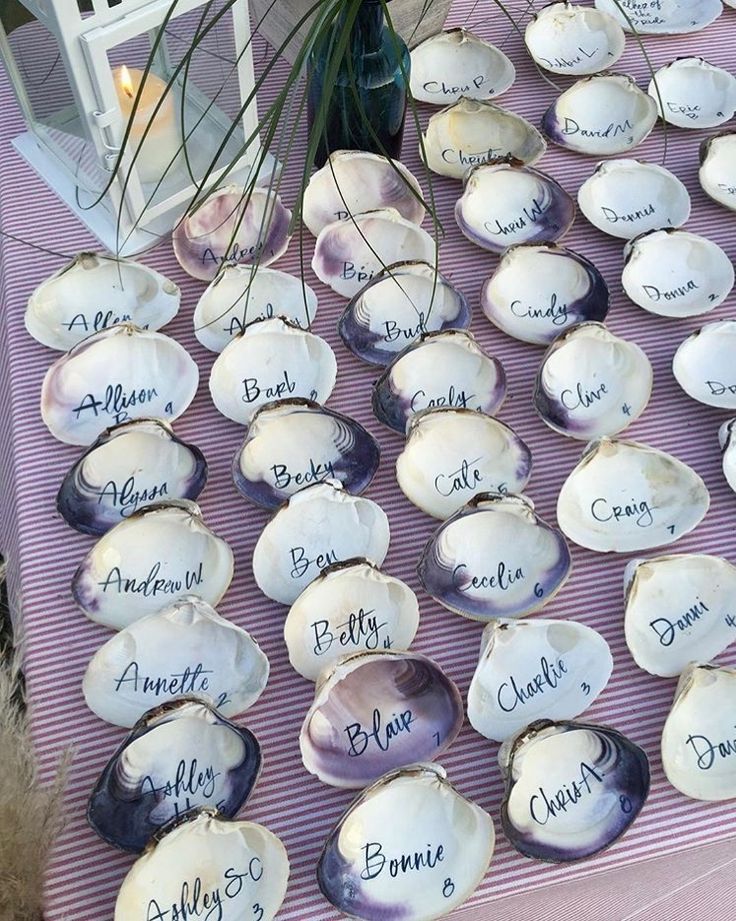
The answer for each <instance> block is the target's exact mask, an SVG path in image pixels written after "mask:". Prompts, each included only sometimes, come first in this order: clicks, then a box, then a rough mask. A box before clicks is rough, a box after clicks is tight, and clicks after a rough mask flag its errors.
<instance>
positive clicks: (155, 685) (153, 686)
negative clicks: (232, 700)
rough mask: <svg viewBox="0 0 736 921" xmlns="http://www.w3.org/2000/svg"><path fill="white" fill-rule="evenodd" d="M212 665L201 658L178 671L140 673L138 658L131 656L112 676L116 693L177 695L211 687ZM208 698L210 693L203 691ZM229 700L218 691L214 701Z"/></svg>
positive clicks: (198, 692)
mask: <svg viewBox="0 0 736 921" xmlns="http://www.w3.org/2000/svg"><path fill="white" fill-rule="evenodd" d="M214 674H215V672H214V669H212V668H205V667H204V665H203V664H202V663H201V662H197V664H196V665H195V666H194V667H192V666H190V665H186V666H185V667H184V670H183V671H181V672H170V673H169V674H168V675H153V676H151V675H141V673H140V666H139V664H138V662H136V661H135V659H133V661H132V662H128V664H127V665H126V666H125V668H124V669H123V671H122V672H121V673H120V676H119V677H118V678H115V679H114V680H113V684H114V686H115V693H116V694H119V693H120V692H121V691H124V692H125V693H126V694H129V693H130V692H131V691H132V692H133V693H134V694H150V695H151V696H152V697H176V696H179V695H181V694H205V692H209V691H210V679H209V677H208V676H209V675H214ZM205 696H206V697H207V699H208V700H209V699H210V695H208V694H205ZM228 702H229V697H228V692H227V691H224V692H223V693H221V694H219V695H218V697H217V700H216V701H215V706H216V707H221V706H222V705H223V704H226V703H228Z"/></svg>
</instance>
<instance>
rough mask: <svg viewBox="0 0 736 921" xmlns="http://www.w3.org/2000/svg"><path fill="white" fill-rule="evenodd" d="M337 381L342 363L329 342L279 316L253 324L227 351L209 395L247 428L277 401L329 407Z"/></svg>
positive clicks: (213, 375)
mask: <svg viewBox="0 0 736 921" xmlns="http://www.w3.org/2000/svg"><path fill="white" fill-rule="evenodd" d="M336 377H337V359H336V358H335V353H334V352H333V351H332V349H331V348H330V346H329V345H328V343H327V342H326V341H325V340H324V339H322V338H321V337H320V336H315V334H314V333H310V332H308V331H307V330H305V329H301V328H300V327H299V326H296V325H295V324H294V323H291V322H289V321H288V320H285V319H284V318H283V317H274V318H273V319H270V320H258V321H256V322H254V323H251V324H250V325H249V326H248V327H246V329H245V332H243V334H242V335H240V336H238V337H237V338H236V339H233V341H232V342H231V343H230V344H229V345H227V346H226V347H225V348H224V349H223V350H222V352H221V353H220V354H219V355H218V357H217V358H216V359H215V363H214V364H213V365H212V370H211V372H210V396H211V397H212V402H213V403H214V404H215V407H216V409H217V410H219V412H221V413H222V415H223V416H226V417H227V418H228V419H232V420H233V422H238V423H240V424H241V425H248V424H249V423H250V421H251V420H252V418H253V416H254V414H255V412H256V410H258V409H260V407H261V406H264V405H265V404H266V403H272V402H273V401H274V400H281V399H284V398H289V397H302V398H304V399H307V400H315V401H316V402H318V403H325V402H326V401H327V399H328V398H329V396H330V394H331V393H332V388H333V387H334V386H335V379H336Z"/></svg>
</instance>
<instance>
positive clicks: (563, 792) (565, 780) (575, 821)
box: [498, 720, 649, 863]
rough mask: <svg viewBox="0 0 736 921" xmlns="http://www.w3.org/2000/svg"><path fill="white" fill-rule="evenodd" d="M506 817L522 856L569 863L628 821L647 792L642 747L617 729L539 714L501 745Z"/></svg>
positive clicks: (606, 842)
mask: <svg viewBox="0 0 736 921" xmlns="http://www.w3.org/2000/svg"><path fill="white" fill-rule="evenodd" d="M498 760H499V763H500V765H501V770H502V771H503V773H504V776H505V779H506V796H505V798H504V801H503V804H502V806H501V823H502V825H503V830H504V833H505V835H506V837H507V838H508V839H509V841H510V842H511V844H512V845H513V846H514V847H515V848H516V850H517V851H519V852H520V853H521V854H523V855H524V856H525V857H533V858H536V859H537V860H546V861H550V862H553V863H566V862H569V861H573V860H582V859H583V858H585V857H590V856H592V855H593V854H597V853H598V852H599V851H602V850H604V848H607V847H609V846H610V845H611V844H613V843H614V841H616V840H617V839H618V838H620V837H621V835H623V834H624V832H625V831H626V830H627V829H628V828H629V826H630V825H631V823H632V822H633V821H634V819H635V818H636V817H637V815H638V814H639V812H640V811H641V808H642V806H643V805H644V803H645V801H646V798H647V795H648V793H649V761H648V759H647V756H646V754H645V752H644V751H642V749H641V748H639V746H638V745H635V744H634V743H633V742H632V741H631V740H630V739H627V738H626V736H624V735H622V734H621V733H620V732H618V731H617V730H615V729H609V728H607V727H605V726H595V725H592V724H590V723H576V722H551V721H550V720H537V721H536V722H534V723H531V725H529V726H527V728H526V729H524V730H522V732H521V733H520V734H519V735H517V736H516V737H515V738H514V739H510V740H509V741H508V742H505V743H504V745H502V746H501V749H500V751H499V753H498Z"/></svg>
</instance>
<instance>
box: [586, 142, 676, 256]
mask: <svg viewBox="0 0 736 921" xmlns="http://www.w3.org/2000/svg"><path fill="white" fill-rule="evenodd" d="M578 206H579V207H580V210H581V211H582V212H583V214H584V215H585V217H586V218H587V219H588V220H589V221H590V223H591V224H592V225H593V226H594V227H597V228H598V230H602V231H603V233H607V234H609V235H610V236H612V237H619V238H620V239H622V240H632V239H633V238H634V237H638V236H639V235H640V234H643V233H648V232H649V231H650V230H659V229H661V228H663V227H681V226H682V225H683V224H684V223H685V222H686V221H687V219H688V218H689V217H690V195H689V194H688V191H687V189H686V188H685V186H684V185H683V184H682V183H681V182H680V180H679V179H678V178H677V176H675V174H674V173H671V172H670V171H669V170H668V169H665V168H664V167H663V166H659V164H657V163H645V162H643V161H642V160H604V161H603V162H602V163H599V164H598V166H596V168H595V171H594V172H593V175H592V176H590V177H589V178H588V179H586V180H585V182H584V183H583V184H582V185H581V186H580V189H579V190H578Z"/></svg>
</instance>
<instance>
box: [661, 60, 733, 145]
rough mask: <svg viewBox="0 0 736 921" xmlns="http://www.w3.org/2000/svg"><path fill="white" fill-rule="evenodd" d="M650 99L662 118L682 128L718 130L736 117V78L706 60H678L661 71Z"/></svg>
mask: <svg viewBox="0 0 736 921" xmlns="http://www.w3.org/2000/svg"><path fill="white" fill-rule="evenodd" d="M649 95H650V96H651V97H652V98H653V99H654V100H655V102H656V103H657V110H658V111H659V115H660V118H663V119H664V120H665V121H666V122H669V124H670V125H676V126H677V127H678V128H716V127H717V126H718V125H722V124H724V122H727V121H730V120H731V119H732V118H733V116H734V114H735V113H736V77H734V75H733V74H731V73H729V72H728V71H727V70H724V69H723V68H722V67H715V66H714V65H713V64H709V63H708V62H707V61H704V60H703V59H702V58H677V60H675V61H672V63H671V64H667V65H666V66H665V67H661V68H660V69H659V70H658V71H657V72H656V73H655V75H654V76H653V77H652V81H651V83H650V84H649ZM660 100H661V104H660Z"/></svg>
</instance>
